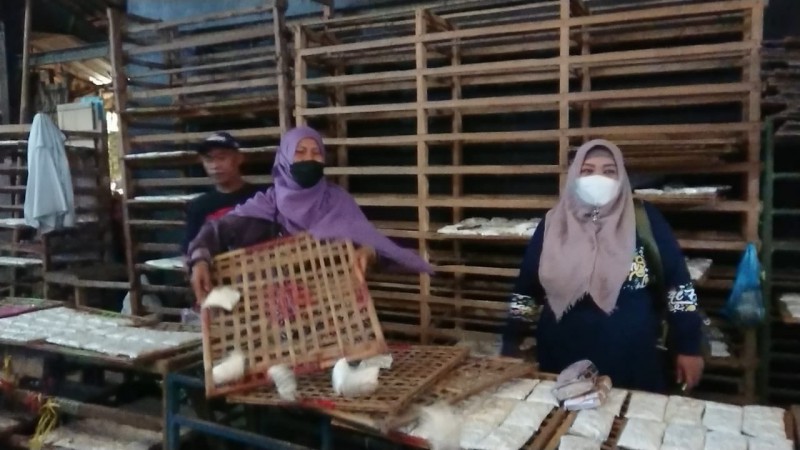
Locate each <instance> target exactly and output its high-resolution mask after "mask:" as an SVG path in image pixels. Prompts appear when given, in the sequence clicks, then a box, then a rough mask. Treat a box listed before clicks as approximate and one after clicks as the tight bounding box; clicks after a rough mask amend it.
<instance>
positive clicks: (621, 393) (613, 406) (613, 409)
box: [598, 389, 628, 416]
mask: <svg viewBox="0 0 800 450" xmlns="http://www.w3.org/2000/svg"><path fill="white" fill-rule="evenodd" d="M627 398H628V391H626V390H625V389H611V392H609V393H608V398H606V401H605V403H603V404H602V405H600V408H598V409H600V410H603V411H608V412H610V413H612V414H614V415H615V416H619V415H620V413H621V412H622V405H624V404H625V400H626V399H627Z"/></svg>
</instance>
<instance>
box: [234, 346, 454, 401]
mask: <svg viewBox="0 0 800 450" xmlns="http://www.w3.org/2000/svg"><path fill="white" fill-rule="evenodd" d="M467 353H468V350H467V349H465V348H458V347H451V346H422V345H419V346H402V347H393V348H392V359H393V361H392V368H391V369H388V370H381V373H380V377H379V383H380V384H379V386H378V390H377V391H375V393H373V394H372V395H370V396H366V397H357V398H343V397H339V396H337V395H336V394H335V393H334V392H333V388H332V386H331V374H330V373H328V372H317V373H314V374H310V375H307V376H304V377H299V378H298V379H297V393H298V397H299V400H298V403H300V404H301V405H302V406H306V407H310V408H314V409H322V410H335V411H353V412H361V413H384V414H391V413H397V412H399V411H401V410H402V409H403V408H405V407H406V406H408V405H409V404H410V403H411V402H412V401H413V400H415V398H417V396H418V395H420V394H421V393H422V392H424V391H425V390H426V389H428V388H430V387H431V386H432V385H433V384H434V383H436V382H437V381H439V380H441V379H442V378H443V377H445V376H447V374H448V373H449V372H450V371H451V370H453V368H454V367H456V366H457V365H458V364H460V363H461V362H462V361H464V359H465V358H466V357H467ZM228 401H229V402H232V403H245V404H252V405H281V404H286V403H287V402H286V401H284V400H282V399H281V398H280V397H279V396H278V393H277V392H276V391H275V389H260V390H258V391H256V392H253V393H247V394H241V395H233V396H229V397H228Z"/></svg>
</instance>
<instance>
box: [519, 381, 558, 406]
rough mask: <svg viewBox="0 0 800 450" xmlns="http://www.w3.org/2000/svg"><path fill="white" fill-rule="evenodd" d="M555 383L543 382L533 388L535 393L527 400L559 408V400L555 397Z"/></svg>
mask: <svg viewBox="0 0 800 450" xmlns="http://www.w3.org/2000/svg"><path fill="white" fill-rule="evenodd" d="M555 384H556V383H555V382H554V381H548V380H543V381H540V382H539V384H537V385H536V387H535V388H533V392H531V394H530V395H529V396H528V397H527V398H526V399H525V400H526V401H529V402H539V403H545V404H547V405H552V406H558V400H556V396H555V395H553V388H554V387H555Z"/></svg>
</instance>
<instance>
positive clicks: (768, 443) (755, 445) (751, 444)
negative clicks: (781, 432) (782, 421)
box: [747, 437, 794, 450]
mask: <svg viewBox="0 0 800 450" xmlns="http://www.w3.org/2000/svg"><path fill="white" fill-rule="evenodd" d="M747 448H748V450H794V442H792V441H790V440H788V439H780V438H776V439H763V438H754V437H751V438H750V439H748V446H747Z"/></svg>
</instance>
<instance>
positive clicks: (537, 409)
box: [503, 402, 553, 431]
mask: <svg viewBox="0 0 800 450" xmlns="http://www.w3.org/2000/svg"><path fill="white" fill-rule="evenodd" d="M552 410H553V406H552V405H548V404H545V403H538V402H517V404H516V405H514V409H512V410H511V412H510V413H508V416H507V417H506V419H505V420H504V421H503V425H516V426H521V427H528V428H532V429H533V430H534V431H536V430H538V429H539V427H540V426H541V425H542V422H544V419H546V418H547V416H548V415H549V414H550V411H552Z"/></svg>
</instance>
